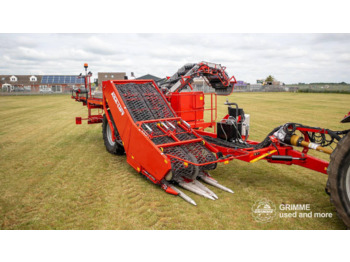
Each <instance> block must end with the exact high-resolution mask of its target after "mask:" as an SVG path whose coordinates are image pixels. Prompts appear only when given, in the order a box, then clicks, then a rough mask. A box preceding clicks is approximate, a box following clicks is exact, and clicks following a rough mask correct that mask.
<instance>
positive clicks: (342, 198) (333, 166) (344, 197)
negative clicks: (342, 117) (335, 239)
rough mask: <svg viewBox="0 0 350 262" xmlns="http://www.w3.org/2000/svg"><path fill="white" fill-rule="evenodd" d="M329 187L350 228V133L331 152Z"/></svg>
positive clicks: (341, 216) (331, 195)
mask: <svg viewBox="0 0 350 262" xmlns="http://www.w3.org/2000/svg"><path fill="white" fill-rule="evenodd" d="M327 172H328V182H327V187H328V190H329V193H330V199H331V203H333V205H334V206H335V208H336V210H337V213H338V216H339V217H340V219H341V220H343V222H344V224H345V225H346V226H347V227H348V228H350V133H348V134H347V135H346V136H344V137H343V138H342V139H341V140H340V141H339V143H338V145H337V147H336V148H335V150H334V151H333V153H332V154H331V161H330V164H329V166H328V170H327Z"/></svg>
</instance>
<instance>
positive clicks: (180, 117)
mask: <svg viewBox="0 0 350 262" xmlns="http://www.w3.org/2000/svg"><path fill="white" fill-rule="evenodd" d="M84 67H85V75H81V76H80V77H84V79H85V88H80V89H77V90H74V91H72V98H73V99H75V100H76V101H78V102H82V103H83V105H85V106H87V108H88V117H87V118H81V117H77V118H76V124H81V123H82V120H87V122H88V124H96V123H102V133H103V139H104V144H105V146H106V149H107V151H108V152H110V153H112V154H117V155H122V154H126V156H127V162H128V163H129V164H130V165H131V166H132V167H133V168H134V169H135V170H136V171H137V172H138V173H140V174H142V175H144V176H145V177H147V178H148V179H149V180H150V181H152V182H153V183H155V184H157V185H160V186H161V188H162V189H163V190H165V191H166V192H167V193H169V194H173V195H178V196H180V197H182V198H183V199H184V200H186V201H187V202H189V203H191V204H193V205H196V203H195V201H194V200H193V199H191V198H190V197H189V196H188V195H186V194H185V193H184V192H183V191H182V189H181V190H180V189H179V187H181V188H183V189H186V190H188V191H191V192H194V193H196V194H198V195H201V196H203V197H206V198H209V199H211V200H216V199H218V197H217V195H216V194H215V193H214V192H213V191H212V190H211V189H209V188H208V187H206V186H205V185H204V184H203V183H201V182H204V183H206V184H209V185H212V186H214V187H216V188H219V189H221V190H224V191H226V192H229V193H233V191H232V190H231V189H229V188H227V187H225V186H223V185H221V184H220V183H219V182H218V181H217V180H215V179H214V178H213V177H212V176H211V175H210V174H209V171H210V170H213V169H215V168H216V167H217V165H218V164H219V163H223V164H228V163H229V162H230V161H232V160H233V159H239V160H243V161H246V162H250V163H254V162H257V161H260V160H266V161H268V162H269V163H273V164H285V165H299V166H302V167H305V168H309V169H311V170H314V171H317V172H320V173H323V174H328V182H327V185H326V192H327V193H328V194H329V195H330V198H331V202H332V203H333V204H334V206H335V207H336V210H337V212H338V214H339V216H340V218H341V219H342V220H343V221H344V223H345V224H346V225H347V226H348V227H350V132H349V131H350V130H344V131H333V130H330V129H326V128H319V127H310V126H305V125H302V124H298V123H286V124H284V125H281V126H278V127H276V128H274V129H273V130H272V131H271V132H270V133H269V134H268V135H267V136H266V138H265V139H264V140H263V141H262V142H256V141H252V140H249V125H250V115H249V114H245V112H244V110H243V109H242V108H240V107H239V106H238V104H237V103H231V102H229V101H228V100H226V103H225V104H226V105H227V106H228V113H227V114H226V116H224V117H223V118H222V119H221V120H220V121H217V120H216V119H217V95H229V94H231V93H232V91H233V88H234V84H235V83H236V80H235V78H234V77H233V76H232V77H229V76H228V74H227V73H226V71H225V70H226V68H225V67H223V66H221V65H219V64H214V63H208V62H201V63H197V64H186V65H185V66H183V67H181V68H180V69H179V70H178V71H177V72H176V73H175V74H174V75H173V76H171V77H167V78H166V79H163V80H161V81H159V82H157V83H156V82H154V81H153V80H127V79H124V80H113V81H112V80H110V81H103V82H102V97H96V96H94V95H93V94H92V93H91V84H90V77H91V75H92V74H91V73H90V72H89V73H88V72H87V68H88V65H87V64H85V65H84ZM195 78H201V79H203V81H205V82H206V83H207V85H208V86H210V87H211V88H212V92H210V93H208V94H206V97H207V98H208V97H209V98H210V106H209V107H208V105H207V107H205V106H204V105H205V99H204V98H205V94H204V92H203V91H195V90H194V88H193V86H192V85H193V81H194V79H195ZM92 109H98V113H97V114H92ZM206 110H208V111H209V115H210V120H209V121H208V120H207V119H204V112H205V111H206ZM342 122H350V112H349V114H348V115H347V116H345V118H344V119H343V120H342ZM206 128H213V129H214V132H207V131H205V129H206ZM332 146H333V147H334V146H336V147H335V149H334V150H333V149H332ZM294 147H300V148H301V149H302V151H298V150H296V149H294ZM310 149H311V150H316V151H320V152H323V153H325V154H329V155H330V163H328V162H327V161H324V160H321V159H318V158H316V157H313V156H311V155H309V154H308V151H309V150H310Z"/></svg>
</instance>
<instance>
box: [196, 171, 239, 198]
mask: <svg viewBox="0 0 350 262" xmlns="http://www.w3.org/2000/svg"><path fill="white" fill-rule="evenodd" d="M199 178H200V179H202V180H203V181H204V182H205V183H207V184H209V185H212V186H215V187H217V188H219V189H221V190H223V191H226V192H229V193H231V194H233V193H234V192H233V191H232V190H231V189H229V188H227V187H225V186H223V185H221V184H219V183H218V182H217V181H216V180H215V179H213V178H211V177H210V176H208V175H206V174H201V175H199Z"/></svg>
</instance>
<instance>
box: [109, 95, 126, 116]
mask: <svg viewBox="0 0 350 262" xmlns="http://www.w3.org/2000/svg"><path fill="white" fill-rule="evenodd" d="M111 95H112V97H113V100H114V102H115V103H116V105H117V107H118V109H119V111H120V113H121V114H122V115H124V109H123V108H122V105H121V104H120V103H119V100H118V98H117V96H116V95H115V93H114V92H112V93H111Z"/></svg>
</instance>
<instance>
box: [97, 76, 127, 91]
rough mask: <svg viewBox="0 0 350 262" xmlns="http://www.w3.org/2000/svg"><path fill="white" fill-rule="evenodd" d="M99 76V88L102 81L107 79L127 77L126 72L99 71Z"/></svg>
mask: <svg viewBox="0 0 350 262" xmlns="http://www.w3.org/2000/svg"><path fill="white" fill-rule="evenodd" d="M97 77H98V80H97V81H98V89H99V90H101V87H102V81H107V80H123V79H125V78H126V73H125V72H99V73H97Z"/></svg>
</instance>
